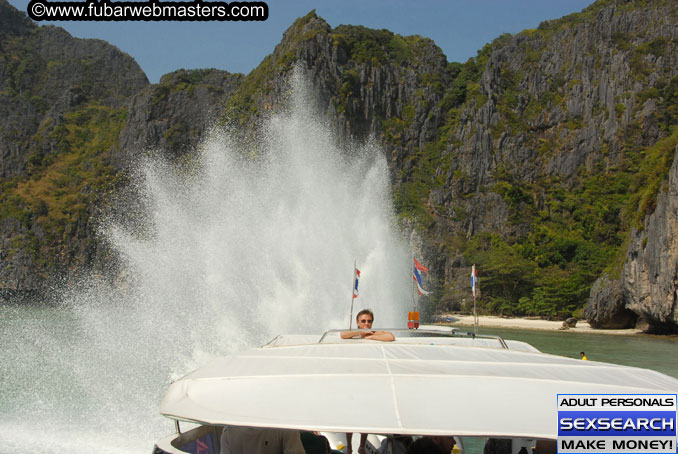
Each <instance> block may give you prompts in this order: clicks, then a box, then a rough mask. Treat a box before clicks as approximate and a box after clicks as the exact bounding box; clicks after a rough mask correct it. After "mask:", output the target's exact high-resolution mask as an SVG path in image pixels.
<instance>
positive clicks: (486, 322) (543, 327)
mask: <svg viewBox="0 0 678 454" xmlns="http://www.w3.org/2000/svg"><path fill="white" fill-rule="evenodd" d="M448 318H449V319H450V320H451V321H448V322H446V320H447V319H448ZM436 319H437V320H439V321H442V322H444V323H445V324H447V325H450V326H471V327H472V326H473V315H462V314H441V315H438V316H436ZM478 326H479V327H480V328H512V329H532V330H539V331H567V332H571V333H587V334H607V335H617V336H631V335H635V334H644V333H643V331H642V330H640V329H636V328H629V329H594V328H591V325H589V324H588V322H587V321H586V320H579V321H578V322H577V326H576V327H574V328H567V329H561V328H562V327H563V322H562V321H552V320H541V319H533V318H523V317H515V318H507V317H499V316H495V315H480V316H478Z"/></svg>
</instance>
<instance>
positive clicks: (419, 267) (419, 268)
mask: <svg viewBox="0 0 678 454" xmlns="http://www.w3.org/2000/svg"><path fill="white" fill-rule="evenodd" d="M419 271H423V272H424V273H426V274H428V268H426V267H425V266H424V265H422V264H421V263H419V262H418V261H417V259H414V271H413V272H412V279H414V282H416V283H417V291H418V292H419V294H420V295H428V294H429V293H431V292H427V291H426V290H424V289H423V288H422V287H421V274H419Z"/></svg>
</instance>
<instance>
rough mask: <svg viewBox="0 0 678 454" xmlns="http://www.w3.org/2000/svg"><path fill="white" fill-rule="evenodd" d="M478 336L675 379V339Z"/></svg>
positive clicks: (501, 332)
mask: <svg viewBox="0 0 678 454" xmlns="http://www.w3.org/2000/svg"><path fill="white" fill-rule="evenodd" d="M479 333H481V334H495V335H497V336H501V337H504V338H506V339H515V340H521V341H524V342H527V343H529V344H531V345H534V346H535V347H536V348H537V349H539V350H540V351H542V352H544V353H552V354H554V355H560V356H567V357H570V358H577V359H578V358H579V352H582V351H583V352H586V356H587V358H588V360H589V361H602V362H606V363H614V364H623V365H626V366H633V367H642V368H645V369H652V370H656V371H658V372H662V373H664V374H666V375H671V376H672V377H676V378H678V359H677V358H678V356H677V355H678V336H654V335H646V334H633V335H628V336H625V335H608V334H603V333H591V334H589V333H575V332H568V331H543V330H517V329H507V328H501V329H500V328H489V327H488V328H484V327H482V326H481V327H480V329H479Z"/></svg>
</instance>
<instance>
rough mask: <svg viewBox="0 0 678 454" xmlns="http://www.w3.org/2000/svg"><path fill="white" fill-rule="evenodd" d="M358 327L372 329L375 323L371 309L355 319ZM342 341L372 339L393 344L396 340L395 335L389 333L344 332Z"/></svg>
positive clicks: (359, 314)
mask: <svg viewBox="0 0 678 454" xmlns="http://www.w3.org/2000/svg"><path fill="white" fill-rule="evenodd" d="M355 321H356V325H357V326H358V329H368V330H371V329H372V323H374V314H373V313H372V311H371V310H369V309H363V310H362V311H360V312H358V315H356V317H355ZM341 338H342V339H354V338H362V339H370V340H377V341H382V342H392V341H394V340H395V336H394V335H393V333H389V332H388V331H344V332H342V333H341Z"/></svg>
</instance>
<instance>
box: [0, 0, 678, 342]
mask: <svg viewBox="0 0 678 454" xmlns="http://www.w3.org/2000/svg"><path fill="white" fill-rule="evenodd" d="M0 21H1V23H0V25H1V26H0V46H1V47H0V57H1V58H0V114H3V115H8V116H9V118H10V120H9V121H7V122H6V123H3V125H2V126H0V128H2V129H0V154H1V155H2V157H3V159H2V161H0V176H1V177H2V179H3V180H2V182H3V183H2V184H3V186H2V191H3V192H2V194H0V197H1V198H2V202H3V205H2V211H0V226H2V227H0V228H2V232H0V233H2V236H1V239H0V244H1V245H2V249H1V250H0V261H1V264H2V266H1V267H0V288H3V289H14V290H29V289H35V288H39V287H40V283H41V282H44V281H45V280H47V279H48V278H49V277H50V276H51V275H52V274H53V271H54V270H55V269H57V268H59V267H63V268H64V269H73V268H77V267H78V266H80V265H83V266H84V265H88V264H90V265H91V264H92V263H93V262H94V261H95V260H96V257H97V254H98V252H97V243H96V238H95V237H94V235H93V232H92V229H91V227H90V226H89V220H90V219H91V218H92V216H93V215H95V211H96V208H95V207H96V206H97V205H98V204H99V203H100V202H101V201H103V200H104V198H105V197H104V196H103V195H102V194H106V193H108V192H110V191H111V189H113V188H116V187H119V186H120V185H124V181H125V179H124V175H125V173H124V170H125V167H126V166H127V165H129V164H130V163H132V162H134V159H135V157H136V156H139V155H141V154H143V153H145V152H146V151H148V150H160V151H163V152H165V153H167V154H169V155H170V156H172V157H180V156H183V155H184V154H185V153H187V152H190V151H191V150H193V149H194V146H195V144H196V143H197V142H198V141H199V140H200V139H201V138H202V137H204V134H205V132H206V130H207V128H208V127H209V126H210V125H212V124H213V122H217V123H218V124H223V123H235V124H237V125H239V126H241V127H242V126H244V127H245V128H241V129H247V127H255V126H256V124H257V122H256V119H257V118H259V117H260V116H262V115H266V112H268V111H271V110H275V109H277V108H279V107H280V106H281V105H282V104H283V103H284V99H285V91H286V82H285V81H286V79H287V77H289V75H290V74H291V69H292V68H293V67H294V66H295V65H301V66H302V67H303V68H304V70H305V72H306V74H307V76H308V77H309V80H310V81H311V83H312V84H313V85H314V88H315V91H316V93H317V94H318V102H319V104H320V108H321V109H322V111H324V112H325V114H326V115H327V118H328V120H329V121H330V122H332V123H333V124H334V125H335V126H336V129H337V130H338V131H339V133H340V136H343V137H344V138H351V139H354V140H366V139H368V138H369V137H375V138H376V139H377V140H378V141H380V142H381V143H382V145H383V150H384V151H385V153H386V155H387V158H388V160H389V163H390V169H391V178H392V184H393V193H394V203H395V207H396V210H397V212H398V213H399V215H400V217H401V220H402V221H403V225H406V226H408V228H411V229H414V230H416V231H417V235H418V236H419V237H420V238H421V240H422V246H421V249H422V253H423V254H424V256H425V257H426V259H427V262H428V263H429V264H430V265H431V268H432V271H433V273H434V275H435V279H436V284H435V291H434V296H433V297H432V298H431V303H432V306H433V307H434V308H437V309H445V310H449V309H458V308H461V307H462V305H463V303H462V302H463V299H464V298H465V297H468V293H469V292H468V284H467V282H468V279H467V276H468V270H469V267H470V265H471V264H472V263H476V265H477V267H478V270H479V276H480V287H481V292H482V297H481V301H480V303H481V306H482V308H483V310H486V311H490V312H496V313H503V314H514V315H524V314H527V315H540V316H544V317H551V318H554V317H566V316H569V315H571V314H573V313H575V314H578V315H581V312H582V310H583V306H584V304H585V302H586V301H587V299H590V304H589V308H588V309H587V317H588V318H590V319H591V320H592V321H593V322H594V323H598V326H609V325H610V320H612V319H614V320H615V321H614V323H616V324H620V325H626V324H629V323H635V320H636V318H637V317H638V316H640V317H641V318H642V319H643V320H646V321H648V323H649V324H650V326H651V329H661V328H662V327H665V328H666V329H675V325H676V324H675V318H676V309H675V292H674V290H672V289H673V287H672V285H673V284H671V283H672V282H674V280H675V263H674V262H675V260H676V258H675V256H676V252H675V248H674V247H673V246H671V241H672V238H673V237H672V236H671V235H672V233H671V232H672V231H671V228H673V227H672V225H673V224H671V222H672V221H673V220H675V219H673V218H675V209H673V208H671V207H672V202H671V201H672V195H671V194H673V195H675V192H674V193H672V192H671V191H672V189H671V188H674V189H675V184H674V183H673V181H674V180H670V181H669V182H668V183H666V182H667V178H668V177H669V169H670V168H671V165H672V163H673V161H674V156H675V154H676V152H675V149H676V145H677V144H678V129H676V125H677V124H678V109H677V108H676V105H677V104H678V12H677V11H676V9H675V7H674V4H673V2H671V1H668V0H648V1H634V0H600V1H598V2H596V3H594V4H593V5H591V6H590V7H589V8H587V9H585V10H584V11H582V12H580V13H576V14H572V15H570V16H567V17H565V18H562V19H559V20H555V21H549V22H545V23H543V24H541V25H540V26H539V27H538V28H537V29H534V30H526V31H524V32H522V33H519V34H517V35H513V36H512V35H503V36H500V37H498V38H497V39H496V40H495V41H493V42H492V43H490V44H488V45H487V46H485V47H484V48H483V49H481V50H480V51H479V52H478V55H477V56H476V57H475V58H473V59H470V60H469V61H467V62H465V63H450V62H448V61H447V59H446V57H445V55H444V54H443V53H442V51H441V50H440V49H439V48H438V47H437V46H436V45H435V43H433V42H432V41H431V40H429V39H427V38H423V37H419V36H410V37H403V36H399V35H396V34H394V33H391V32H389V31H387V30H370V29H367V28H364V27H359V26H339V27H337V28H332V27H330V26H329V25H328V24H327V23H326V22H325V21H324V20H323V19H322V18H319V17H317V15H316V14H315V13H314V12H311V13H309V14H308V15H307V16H305V17H303V18H300V19H298V20H297V21H296V22H295V23H294V24H293V25H292V26H291V27H290V29H289V30H288V31H287V32H286V33H285V35H284V37H283V40H282V41H281V43H280V44H279V45H278V46H276V48H275V49H274V50H273V52H272V53H271V55H269V56H268V57H266V59H264V61H263V62H262V63H261V65H259V66H258V67H257V68H255V69H254V70H253V71H252V72H251V73H250V74H248V75H237V74H235V75H234V74H229V73H226V72H223V71H216V70H201V71H183V70H180V71H177V72H174V73H171V74H169V75H166V76H165V77H163V79H162V80H161V82H160V83H159V84H156V85H151V84H148V83H147V81H146V79H145V76H144V75H143V73H141V71H140V70H139V68H138V67H137V66H136V64H135V63H134V62H133V61H132V60H131V59H130V58H129V57H128V56H125V55H124V54H122V53H120V52H119V51H117V49H115V48H113V47H111V46H108V45H107V44H105V43H102V42H99V41H93V40H75V39H73V38H71V37H70V36H68V34H66V33H65V32H63V31H62V30H60V29H57V28H54V27H36V26H35V25H34V24H33V23H32V22H30V21H29V20H27V19H26V18H25V17H23V16H22V15H21V14H20V13H18V12H17V11H16V10H13V8H12V7H11V6H9V5H8V4H7V3H6V0H0ZM121 66H122V68H123V70H122V71H119V70H118V69H117V68H119V67H121ZM103 74H106V77H105V78H104V77H103V76H102V75H103ZM66 163H68V165H66ZM674 168H675V165H674ZM92 169H95V171H92ZM67 175H68V178H67V177H66V176H67ZM74 175H75V177H73V176H74ZM671 175H672V176H671V178H674V179H675V177H673V173H672V174H671ZM53 195H54V196H53ZM672 210H673V211H672ZM627 252H628V258H627ZM603 274H605V276H607V277H606V278H604V279H602V280H600V281H598V282H597V283H596V285H594V282H596V280H597V279H598V278H600V277H601V276H602V275H603ZM671 292H674V294H673V296H671V295H672V293H671ZM607 302H612V306H613V307H612V306H610V307H608V306H606V304H607ZM604 314H608V315H609V316H606V315H604Z"/></svg>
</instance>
